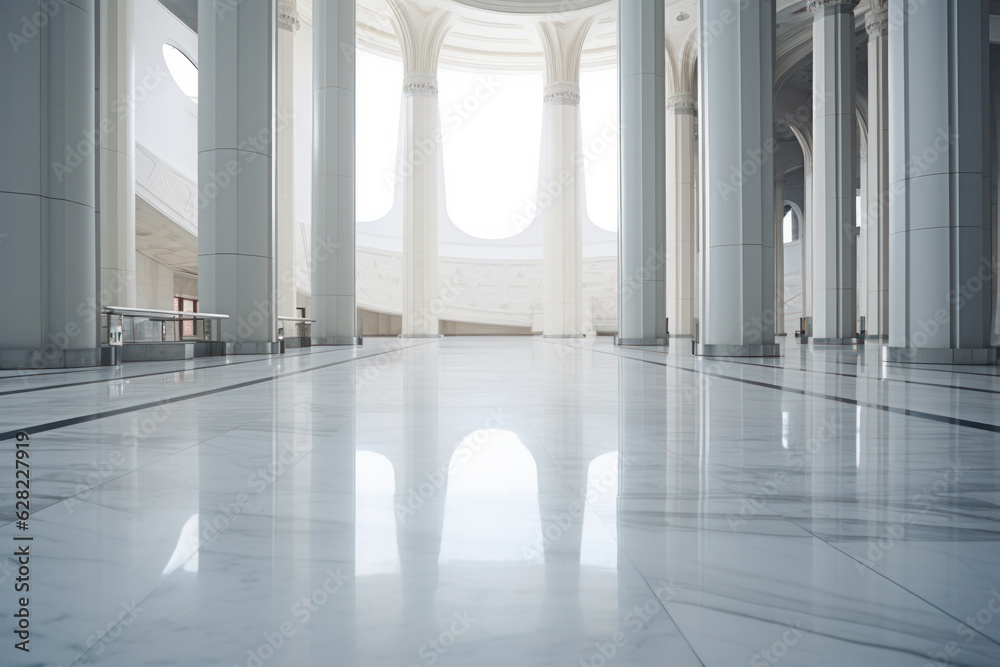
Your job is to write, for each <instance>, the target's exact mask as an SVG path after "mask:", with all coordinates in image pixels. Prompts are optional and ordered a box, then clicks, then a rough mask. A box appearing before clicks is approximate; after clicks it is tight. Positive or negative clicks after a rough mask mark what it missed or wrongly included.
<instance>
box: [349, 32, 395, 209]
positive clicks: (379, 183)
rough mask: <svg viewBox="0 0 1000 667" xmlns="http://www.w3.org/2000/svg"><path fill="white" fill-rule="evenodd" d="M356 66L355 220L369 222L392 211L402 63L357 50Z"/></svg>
mask: <svg viewBox="0 0 1000 667" xmlns="http://www.w3.org/2000/svg"><path fill="white" fill-rule="evenodd" d="M357 67H358V69H357V97H356V98H355V99H356V105H357V121H356V123H357V126H356V130H355V131H356V132H357V150H356V151H355V154H356V157H355V165H356V166H355V168H356V170H357V173H356V178H357V182H356V185H355V191H356V202H355V206H356V208H357V217H358V222H371V221H373V220H378V219H379V218H381V217H383V216H385V215H386V214H387V213H388V212H389V211H390V210H392V200H393V195H394V193H395V187H396V151H397V148H398V142H399V109H400V100H401V98H402V90H403V64H402V63H401V62H400V61H399V60H395V59H393V58H388V57H386V56H381V55H377V54H374V53H368V52H366V51H358V60H357Z"/></svg>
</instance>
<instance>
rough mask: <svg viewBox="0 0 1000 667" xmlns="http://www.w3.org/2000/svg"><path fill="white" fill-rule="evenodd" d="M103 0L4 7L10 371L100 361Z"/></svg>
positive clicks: (3, 234)
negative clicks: (99, 4) (99, 11)
mask: <svg viewBox="0 0 1000 667" xmlns="http://www.w3.org/2000/svg"><path fill="white" fill-rule="evenodd" d="M95 11H96V10H95V7H94V2H93V0H65V1H57V2H46V3H43V2H39V1H38V0H6V1H5V2H2V3H0V34H2V35H4V45H3V48H0V81H2V85H3V94H2V95H0V118H3V124H2V126H0V155H2V156H4V159H3V160H2V161H0V211H2V214H0V284H2V285H3V286H4V290H5V295H4V302H3V303H4V312H5V314H4V316H3V317H2V318H0V367H2V368H29V367H65V366H90V365H94V364H96V363H98V360H99V359H98V355H99V351H98V338H97V335H98V334H97V332H98V328H97V327H98V323H97V318H96V316H95V308H96V305H97V304H96V299H97V285H98V264H97V228H96V218H95V206H96V188H97V185H96V174H97V158H96V155H95V153H96V150H97V144H96V141H95V138H96V137H95V128H96V123H95V114H96V106H97V105H96V100H95V88H96V81H95V78H96V69H97V68H96V64H95V60H96V52H97V49H96V46H95V36H96V34H97V33H96V30H95V28H96V18H95Z"/></svg>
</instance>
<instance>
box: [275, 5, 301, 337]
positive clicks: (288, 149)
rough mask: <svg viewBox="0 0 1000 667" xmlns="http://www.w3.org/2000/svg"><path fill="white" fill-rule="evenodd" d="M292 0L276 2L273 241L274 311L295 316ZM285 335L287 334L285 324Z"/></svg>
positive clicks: (296, 25)
mask: <svg viewBox="0 0 1000 667" xmlns="http://www.w3.org/2000/svg"><path fill="white" fill-rule="evenodd" d="M295 3H296V0H279V2H278V55H277V75H276V76H275V84H274V85H275V92H276V94H275V109H276V111H277V116H278V118H277V121H276V122H275V130H276V131H275V135H274V164H275V166H274V174H275V188H274V193H275V197H274V202H275V227H276V234H275V235H276V238H277V241H276V243H275V246H276V250H277V261H276V263H275V272H276V274H277V276H278V314H279V315H283V316H285V317H295V314H296V311H295V305H296V304H295V210H294V207H293V202H294V196H293V188H294V183H295V180H294V178H293V169H294V164H295V160H294V156H293V150H292V147H293V145H294V141H293V136H292V135H293V132H292V119H293V118H294V115H295V105H294V102H295V98H294V94H293V83H292V82H293V80H294V78H295V69H294V62H295V31H296V30H298V29H299V13H298V11H297V10H296V8H295ZM285 328H286V331H285V337H286V338H287V337H288V336H289V333H290V332H289V331H288V328H289V327H288V326H287V325H286V326H285Z"/></svg>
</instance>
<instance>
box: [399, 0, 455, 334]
mask: <svg viewBox="0 0 1000 667" xmlns="http://www.w3.org/2000/svg"><path fill="white" fill-rule="evenodd" d="M389 6H390V7H391V8H392V12H393V17H394V25H395V28H396V34H397V36H398V37H399V43H400V45H401V47H402V50H403V71H404V74H405V77H404V79H403V122H402V127H403V136H402V142H403V144H402V145H403V151H402V159H403V162H402V164H400V165H398V166H397V169H396V174H397V177H398V178H401V179H402V180H403V184H402V192H403V333H402V335H403V337H404V338H427V337H432V338H433V337H437V335H438V330H439V327H438V313H437V311H436V308H435V303H434V301H435V300H436V299H437V298H438V293H439V287H438V221H439V219H440V217H441V210H440V202H439V201H438V191H439V185H440V184H439V182H438V180H439V176H440V174H441V171H442V168H441V115H440V110H439V106H438V82H437V66H438V55H439V54H440V53H441V44H442V43H443V42H444V39H445V36H446V35H447V34H448V30H449V29H450V28H451V14H450V13H449V12H446V11H443V10H440V9H430V10H427V9H424V8H422V7H417V6H416V5H414V4H413V3H411V2H409V0H390V3H389Z"/></svg>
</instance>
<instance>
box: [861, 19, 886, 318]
mask: <svg viewBox="0 0 1000 667" xmlns="http://www.w3.org/2000/svg"><path fill="white" fill-rule="evenodd" d="M886 5H887V0H874V2H873V3H872V11H871V13H870V14H869V16H868V19H867V20H866V21H865V29H866V30H867V31H868V148H867V150H868V153H867V158H868V159H867V160H866V165H867V171H868V178H867V190H868V197H867V201H868V204H867V207H866V210H865V240H866V243H867V248H866V254H867V266H866V269H865V273H866V276H867V280H866V283H867V288H868V289H867V293H866V294H862V295H861V298H863V299H866V301H867V303H866V308H865V311H866V316H865V326H866V330H867V332H868V336H869V337H879V338H885V337H886V333H887V330H888V326H887V325H888V322H889V81H888V77H889V35H888V30H889V20H888V16H889V14H888V9H887V7H886Z"/></svg>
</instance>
